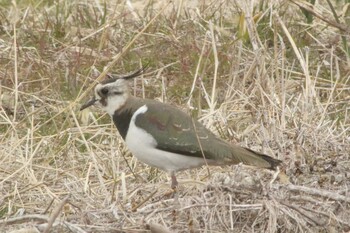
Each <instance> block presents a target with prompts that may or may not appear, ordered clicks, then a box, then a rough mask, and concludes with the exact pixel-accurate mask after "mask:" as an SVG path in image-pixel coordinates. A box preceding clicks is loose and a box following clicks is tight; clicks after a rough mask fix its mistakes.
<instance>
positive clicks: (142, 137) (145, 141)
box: [125, 105, 205, 172]
mask: <svg viewBox="0 0 350 233" xmlns="http://www.w3.org/2000/svg"><path fill="white" fill-rule="evenodd" d="M147 110H148V108H147V106H146V105H143V106H142V107H140V108H139V109H138V110H137V111H136V112H135V113H134V115H133V116H132V118H131V121H130V125H129V130H128V133H127V134H126V138H125V142H126V145H127V146H128V148H129V150H130V151H131V153H133V155H134V156H135V157H136V158H137V159H139V160H141V161H142V162H144V163H146V164H148V165H150V166H153V167H157V168H159V169H162V170H165V171H167V172H173V171H180V170H184V169H188V168H194V167H200V166H202V165H204V164H205V161H204V159H202V158H198V157H191V156H186V155H180V154H176V153H171V152H167V151H162V150H159V149H157V148H156V146H157V142H156V140H155V139H154V137H152V135H151V134H149V133H147V132H146V131H145V130H143V129H141V128H138V127H137V126H136V125H135V120H136V117H137V116H138V115H139V114H144V113H145V112H147Z"/></svg>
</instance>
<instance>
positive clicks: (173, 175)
mask: <svg viewBox="0 0 350 233" xmlns="http://www.w3.org/2000/svg"><path fill="white" fill-rule="evenodd" d="M170 175H171V188H172V189H174V190H175V189H176V187H177V185H178V184H179V183H178V182H177V179H176V176H175V172H171V173H170Z"/></svg>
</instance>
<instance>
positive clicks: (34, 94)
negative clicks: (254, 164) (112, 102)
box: [0, 1, 350, 232]
mask: <svg viewBox="0 0 350 233" xmlns="http://www.w3.org/2000/svg"><path fill="white" fill-rule="evenodd" d="M293 2H294V3H295V4H293V3H292V2H289V1H271V2H269V1H267V3H266V5H263V6H260V7H261V8H260V11H259V12H256V11H252V9H253V7H252V6H251V5H249V4H248V3H245V2H243V1H242V2H241V1H233V2H231V1H212V2H210V3H206V4H202V3H195V1H193V2H191V3H187V2H186V1H178V2H174V3H170V4H168V5H167V6H166V7H165V8H163V7H164V5H162V4H160V3H158V2H156V3H154V4H153V5H147V7H145V6H138V4H140V5H142V1H140V2H135V3H132V4H131V5H130V4H129V5H128V4H122V3H119V4H116V5H114V4H113V3H108V4H106V5H103V3H102V2H100V1H93V2H92V1H85V2H81V1H80V2H78V1H61V2H60V3H59V4H56V5H55V4H54V5H47V6H41V5H40V4H39V3H38V5H30V4H28V5H11V4H9V5H4V6H2V7H1V13H2V14H1V20H0V21H1V23H2V24H1V26H2V27H1V31H0V33H1V34H2V39H1V41H0V46H1V57H2V60H1V65H2V66H1V68H0V75H1V86H0V94H1V108H0V118H1V120H0V121H1V126H0V129H1V131H0V132H1V139H0V140H1V144H0V151H1V153H0V217H1V220H0V229H1V231H13V232H15V230H16V229H20V230H22V232H145V231H151V232H166V231H168V232H225V231H231V232H238V231H240V232H252V231H255V232H320V231H323V232H341V231H343V232H347V231H349V230H350V224H349V222H348V216H349V215H350V213H349V212H350V209H349V205H350V203H349V202H350V200H349V191H348V187H349V184H350V183H349V173H348V171H349V167H350V162H349V161H350V160H349V151H350V146H349V145H350V143H349V139H350V135H349V118H348V114H349V113H348V111H349V108H348V102H349V90H350V88H349V78H350V76H349V70H350V69H349V56H347V54H346V51H344V46H343V44H341V43H340V39H339V38H342V37H345V38H347V39H348V37H349V36H348V34H345V35H344V31H346V30H348V29H347V26H346V25H344V24H340V25H339V23H337V24H335V23H332V21H330V18H331V16H332V13H331V11H330V10H328V9H327V8H325V7H323V5H321V4H319V5H317V6H315V7H314V8H311V10H310V9H309V10H310V11H314V15H316V17H317V18H315V19H314V21H313V22H312V23H311V24H308V25H305V24H304V22H303V15H302V14H301V13H300V11H299V8H297V6H300V3H299V2H296V1H293ZM129 3H130V2H129ZM158 4H159V5H160V6H158ZM192 4H194V5H192ZM196 4H197V5H196ZM298 4H299V5H298ZM286 6H287V7H286ZM300 7H301V6H300ZM306 8H307V7H306ZM158 13H159V14H158ZM243 13H244V15H243ZM240 14H241V16H242V15H243V16H245V17H241V18H239V17H238V16H239V15H240ZM258 15H260V17H261V18H257V16H258ZM267 16H269V17H267ZM344 17H345V16H344ZM239 20H241V21H239ZM242 20H243V21H242ZM243 24H246V25H247V26H246V27H243V28H242V27H241V26H242V25H243ZM237 25H239V26H237ZM267 25H270V26H267ZM140 32H143V33H140ZM239 33H241V34H242V35H241V37H239V36H238V34H239ZM248 35H249V36H248ZM247 36H248V39H247ZM303 36H305V38H303ZM303 43H304V44H307V46H303V45H302V44H303ZM140 63H149V64H150V67H151V69H150V70H149V72H148V74H146V75H145V76H144V77H143V79H140V80H136V81H135V83H134V85H133V91H134V94H135V95H138V96H147V97H149V98H157V99H160V100H162V101H166V102H170V103H172V104H176V105H178V106H179V107H182V108H184V106H185V103H187V108H186V109H184V110H185V111H190V112H191V114H193V115H194V116H196V117H198V118H199V119H200V120H201V121H202V122H203V123H204V124H205V125H206V126H207V127H208V128H210V129H211V130H213V131H214V132H215V133H216V134H218V135H220V136H221V137H222V138H226V139H227V140H231V141H232V142H233V143H237V142H239V143H241V144H242V145H245V146H248V147H251V148H252V149H255V150H259V151H264V152H265V153H267V154H270V155H276V156H277V157H278V158H280V159H282V160H283V161H284V165H283V167H282V168H281V173H280V174H277V173H276V174H274V173H271V172H268V171H261V170H255V169H252V168H246V167H242V166H236V167H224V168H218V167H215V168H210V169H209V171H208V169H206V168H203V169H196V170H192V171H185V172H182V173H181V174H179V180H180V184H181V185H180V187H179V189H178V190H177V193H176V194H174V193H172V192H171V190H170V189H169V182H168V180H167V179H168V177H167V175H166V174H164V173H162V172H160V171H157V170H155V169H152V168H149V167H147V166H145V165H143V164H141V163H139V162H138V161H136V160H135V159H134V158H133V157H132V156H131V155H130V154H129V153H128V152H127V150H126V149H125V147H124V144H123V142H122V140H121V139H120V137H118V136H116V135H117V132H116V130H115V128H114V127H113V126H112V125H111V123H110V120H109V119H108V117H106V116H105V115H103V114H102V113H100V112H97V113H96V114H95V113H94V112H95V111H97V110H94V111H93V112H90V111H85V112H82V113H80V112H78V108H79V101H80V100H82V99H83V97H84V96H86V95H88V94H89V91H90V90H91V88H92V87H93V85H94V79H95V78H94V77H92V76H93V75H92V73H93V69H92V67H95V68H96V69H97V70H101V71H103V70H105V72H107V70H108V69H109V71H113V69H115V70H116V71H121V70H122V71H125V70H126V71H130V70H131V68H130V67H131V66H133V67H138V66H139V64H140ZM116 64H118V65H116ZM130 64H131V65H130ZM106 67H107V69H104V68H106ZM119 73H121V72H119ZM100 77H102V76H100ZM83 90H85V91H83ZM208 172H209V173H210V174H208ZM17 232H19V231H17Z"/></svg>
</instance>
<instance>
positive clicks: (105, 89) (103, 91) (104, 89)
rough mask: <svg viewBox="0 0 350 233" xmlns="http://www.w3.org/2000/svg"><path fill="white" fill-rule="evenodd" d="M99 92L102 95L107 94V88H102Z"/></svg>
mask: <svg viewBox="0 0 350 233" xmlns="http://www.w3.org/2000/svg"><path fill="white" fill-rule="evenodd" d="M100 92H101V94H102V95H107V94H108V89H107V88H102V89H101V91H100Z"/></svg>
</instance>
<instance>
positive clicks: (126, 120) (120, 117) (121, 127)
mask: <svg viewBox="0 0 350 233" xmlns="http://www.w3.org/2000/svg"><path fill="white" fill-rule="evenodd" d="M133 114H134V112H133V111H132V109H123V110H119V111H115V112H114V114H113V122H114V125H115V126H116V127H117V129H118V131H119V134H120V136H122V138H123V139H124V140H125V137H126V134H127V133H128V129H129V125H130V121H131V117H132V115H133Z"/></svg>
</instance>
